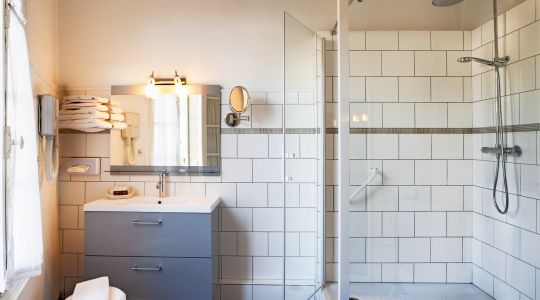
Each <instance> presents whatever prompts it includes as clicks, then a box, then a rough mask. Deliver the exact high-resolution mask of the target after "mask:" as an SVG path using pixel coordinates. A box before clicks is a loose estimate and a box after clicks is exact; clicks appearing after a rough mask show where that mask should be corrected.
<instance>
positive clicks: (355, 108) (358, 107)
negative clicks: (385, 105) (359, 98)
mask: <svg viewBox="0 0 540 300" xmlns="http://www.w3.org/2000/svg"><path fill="white" fill-rule="evenodd" d="M350 126H351V128H364V127H368V128H381V127H382V103H351V104H350Z"/></svg>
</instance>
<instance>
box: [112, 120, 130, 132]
mask: <svg viewBox="0 0 540 300" xmlns="http://www.w3.org/2000/svg"><path fill="white" fill-rule="evenodd" d="M111 124H112V126H113V128H112V129H116V130H122V129H126V128H127V127H128V124H127V123H124V122H111Z"/></svg>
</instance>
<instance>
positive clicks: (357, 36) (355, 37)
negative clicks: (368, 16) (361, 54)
mask: <svg viewBox="0 0 540 300" xmlns="http://www.w3.org/2000/svg"><path fill="white" fill-rule="evenodd" d="M349 49H350V50H366V32H365V31H349Z"/></svg>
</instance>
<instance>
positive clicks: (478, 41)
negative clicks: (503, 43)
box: [471, 26, 482, 49]
mask: <svg viewBox="0 0 540 300" xmlns="http://www.w3.org/2000/svg"><path fill="white" fill-rule="evenodd" d="M480 46H482V26H479V27H477V28H476V29H474V30H473V31H472V32H471V48H472V49H476V48H478V47H480Z"/></svg>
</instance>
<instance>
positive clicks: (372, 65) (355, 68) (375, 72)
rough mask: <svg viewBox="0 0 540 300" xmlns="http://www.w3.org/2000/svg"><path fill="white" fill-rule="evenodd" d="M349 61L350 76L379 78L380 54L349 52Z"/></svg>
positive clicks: (375, 52) (373, 52) (374, 52)
mask: <svg viewBox="0 0 540 300" xmlns="http://www.w3.org/2000/svg"><path fill="white" fill-rule="evenodd" d="M349 60H350V61H349V64H350V75H351V76H381V52H379V51H351V52H350V53H349Z"/></svg>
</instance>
